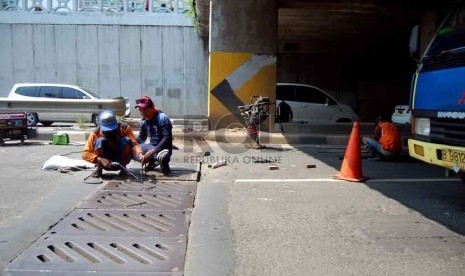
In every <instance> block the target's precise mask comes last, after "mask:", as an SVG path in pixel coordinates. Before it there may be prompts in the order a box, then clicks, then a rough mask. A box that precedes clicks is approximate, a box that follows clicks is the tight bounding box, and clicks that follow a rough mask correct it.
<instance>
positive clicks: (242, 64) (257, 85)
mask: <svg viewBox="0 0 465 276" xmlns="http://www.w3.org/2000/svg"><path fill="white" fill-rule="evenodd" d="M210 3H211V7H210V8H211V15H210V36H209V39H210V41H209V48H210V49H209V50H210V57H209V87H208V90H209V97H208V114H209V118H210V124H211V125H210V128H211V129H219V128H224V127H228V126H229V127H238V126H240V124H242V125H243V124H244V120H243V119H242V117H240V115H239V112H238V109H237V106H239V105H245V104H250V101H251V97H253V96H255V95H261V96H266V97H269V98H270V100H271V101H272V102H274V101H275V95H276V92H275V90H276V53H277V32H278V28H277V25H278V24H277V23H278V1H277V0H254V1H245V0H242V1H238V0H222V1H211V2H210ZM270 107H271V108H270V111H271V114H270V116H269V118H268V119H267V120H266V121H265V122H264V123H262V125H261V128H262V130H270V129H274V127H271V123H270V122H273V121H274V119H273V120H270V118H274V104H272V105H270Z"/></svg>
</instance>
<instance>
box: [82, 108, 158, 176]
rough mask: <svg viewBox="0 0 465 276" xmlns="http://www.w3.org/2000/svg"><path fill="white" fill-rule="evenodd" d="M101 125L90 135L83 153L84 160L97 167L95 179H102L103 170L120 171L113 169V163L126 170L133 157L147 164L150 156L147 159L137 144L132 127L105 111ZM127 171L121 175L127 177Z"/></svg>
mask: <svg viewBox="0 0 465 276" xmlns="http://www.w3.org/2000/svg"><path fill="white" fill-rule="evenodd" d="M98 123H99V125H98V126H97V127H96V129H95V130H94V131H93V132H92V133H91V134H90V136H89V138H88V139H87V142H86V144H85V145H84V150H83V151H82V158H83V159H84V160H86V161H88V162H90V163H94V164H96V165H97V169H96V171H95V173H94V174H93V175H92V176H93V177H101V176H102V171H103V169H105V170H109V171H112V170H119V169H120V167H119V166H117V167H113V166H112V164H111V163H112V162H118V163H119V164H120V165H121V166H123V167H124V168H125V167H126V165H127V164H128V163H129V161H131V157H133V158H134V159H137V160H139V161H141V162H142V163H146V162H147V161H148V159H150V157H149V156H147V157H145V156H144V155H143V153H142V150H141V148H140V146H139V144H138V143H137V140H136V138H135V136H134V133H133V132H132V129H131V127H130V126H129V125H128V124H125V123H123V122H118V120H117V118H116V116H115V114H114V113H113V112H112V111H110V110H105V111H102V113H100V115H99V117H98ZM125 173H126V170H124V169H121V170H120V175H125Z"/></svg>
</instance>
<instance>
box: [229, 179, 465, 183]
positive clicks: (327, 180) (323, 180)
mask: <svg viewBox="0 0 465 276" xmlns="http://www.w3.org/2000/svg"><path fill="white" fill-rule="evenodd" d="M459 181H461V180H460V179H456V178H393V179H388V178H382V179H371V180H370V179H368V180H367V181H365V182H371V183H384V182H459ZM235 182H236V183H257V182H346V181H344V180H339V179H333V178H302V179H295V178H294V179H284V178H280V179H236V181H235Z"/></svg>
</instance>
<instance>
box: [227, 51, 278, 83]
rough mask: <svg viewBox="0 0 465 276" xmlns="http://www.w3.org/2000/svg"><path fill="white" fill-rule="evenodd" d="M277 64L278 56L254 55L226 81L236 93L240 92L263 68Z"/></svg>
mask: <svg viewBox="0 0 465 276" xmlns="http://www.w3.org/2000/svg"><path fill="white" fill-rule="evenodd" d="M275 63H276V56H269V55H253V56H252V57H251V58H250V59H249V60H247V61H246V62H244V63H243V64H242V65H241V66H239V67H238V68H237V69H236V70H234V72H233V73H232V74H231V75H229V76H228V77H227V78H226V80H227V81H228V83H229V85H230V86H231V88H232V89H233V91H234V92H236V91H237V90H239V89H240V88H241V87H242V86H243V85H244V84H245V83H246V82H247V81H248V80H250V79H251V78H252V77H253V76H255V74H257V73H258V72H259V71H260V70H261V69H262V68H263V67H265V66H268V65H272V64H275Z"/></svg>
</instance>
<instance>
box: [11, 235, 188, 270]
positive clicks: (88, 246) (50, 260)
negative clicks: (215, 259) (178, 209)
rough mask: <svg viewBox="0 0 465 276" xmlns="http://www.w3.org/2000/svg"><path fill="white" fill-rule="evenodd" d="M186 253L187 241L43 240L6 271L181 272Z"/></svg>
mask: <svg viewBox="0 0 465 276" xmlns="http://www.w3.org/2000/svg"><path fill="white" fill-rule="evenodd" d="M185 250H186V237H177V238H134V237H80V236H68V237H45V238H41V239H40V240H39V241H37V242H36V243H34V244H33V245H32V246H31V247H30V248H28V249H27V250H26V251H25V252H24V253H23V254H21V255H20V256H19V257H18V258H17V259H15V260H14V261H13V262H12V263H11V264H10V265H9V266H8V267H7V271H15V270H19V271H25V270H28V271H34V270H37V271H44V270H49V271H63V272H68V271H70V272H71V271H81V272H88V271H93V272H95V273H97V275H98V272H120V273H122V272H182V271H183V270H184V259H185ZM31 274H32V275H33V274H34V273H31ZM64 274H66V273H64Z"/></svg>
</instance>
